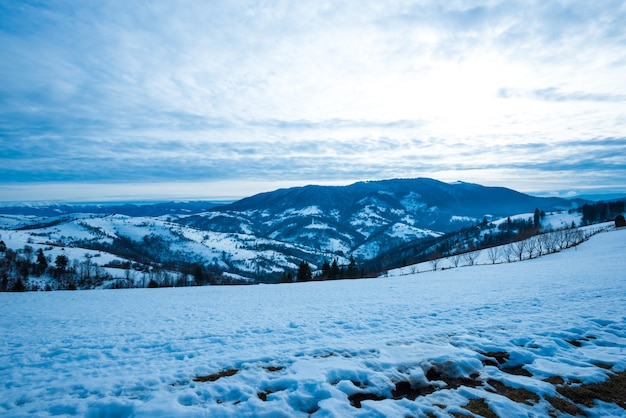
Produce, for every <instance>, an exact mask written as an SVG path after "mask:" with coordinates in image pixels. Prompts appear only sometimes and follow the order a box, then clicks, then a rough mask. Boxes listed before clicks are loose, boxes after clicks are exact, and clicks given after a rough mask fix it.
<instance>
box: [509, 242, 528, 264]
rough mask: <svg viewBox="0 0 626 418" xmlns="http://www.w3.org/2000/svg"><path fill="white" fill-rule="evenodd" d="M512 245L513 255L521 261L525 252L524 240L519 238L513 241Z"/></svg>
mask: <svg viewBox="0 0 626 418" xmlns="http://www.w3.org/2000/svg"><path fill="white" fill-rule="evenodd" d="M512 245H513V250H514V252H515V256H516V257H517V259H518V260H519V261H522V260H523V259H524V253H525V252H526V240H525V239H521V240H519V241H516V242H514V243H513V244H512Z"/></svg>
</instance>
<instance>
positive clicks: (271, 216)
mask: <svg viewBox="0 0 626 418" xmlns="http://www.w3.org/2000/svg"><path fill="white" fill-rule="evenodd" d="M575 205H576V204H575V203H574V202H571V201H568V200H564V199H558V198H538V197H533V196H529V195H526V194H523V193H519V192H516V191H513V190H510V189H505V188H500V187H484V186H480V185H477V184H470V183H461V182H457V183H453V184H448V183H443V182H440V181H437V180H432V179H425V178H420V179H396V180H386V181H372V182H361V183H355V184H353V185H350V186H344V187H327V186H326V187H325V186H306V187H297V188H291V189H281V190H277V191H274V192H269V193H262V194H258V195H255V196H252V197H249V198H246V199H242V200H240V201H237V202H234V203H232V204H230V205H225V206H219V207H216V208H214V209H212V210H211V211H209V212H207V213H203V214H198V215H196V216H189V217H184V218H183V219H181V220H180V222H181V223H184V224H185V225H190V226H193V227H195V228H198V229H204V230H209V231H216V230H218V231H222V232H232V233H242V232H246V233H252V234H254V235H256V236H259V237H271V238H272V239H276V240H279V241H283V242H290V243H300V244H302V245H305V246H307V247H310V248H313V249H315V250H318V251H322V252H329V253H332V254H339V255H344V256H348V255H354V256H355V257H357V258H359V259H369V258H373V257H375V256H376V255H379V254H380V253H382V252H384V251H387V250H389V249H391V248H393V247H394V246H397V245H399V244H400V243H403V242H408V241H413V240H415V239H418V238H423V237H427V236H439V235H441V233H443V232H450V231H456V230H458V229H460V228H461V227H463V226H468V225H472V224H475V223H477V222H480V221H481V220H482V219H483V218H484V217H485V216H487V217H489V218H490V219H491V218H498V217H501V216H508V215H513V214H517V213H524V212H532V211H533V210H534V209H535V208H540V209H542V210H545V211H549V210H553V209H569V208H572V207H573V206H575Z"/></svg>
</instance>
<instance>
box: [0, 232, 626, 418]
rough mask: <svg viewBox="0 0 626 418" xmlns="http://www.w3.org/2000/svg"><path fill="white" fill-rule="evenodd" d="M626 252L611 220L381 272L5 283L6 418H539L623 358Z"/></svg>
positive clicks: (599, 407) (0, 406)
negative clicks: (524, 243)
mask: <svg viewBox="0 0 626 418" xmlns="http://www.w3.org/2000/svg"><path fill="white" fill-rule="evenodd" d="M625 251H626V230H618V231H610V232H603V233H600V234H598V235H595V236H593V237H592V238H591V239H590V240H589V241H587V242H585V243H583V244H582V245H580V246H579V247H578V248H576V249H570V250H567V251H563V252H561V253H558V254H553V255H549V256H544V257H541V258H538V259H534V260H528V261H524V262H520V263H511V264H497V265H480V266H473V267H463V268H457V269H448V270H445V271H435V272H423V273H418V274H412V275H411V274H409V275H404V276H399V277H390V278H381V279H370V280H358V281H337V282H311V283H302V284H288V285H272V286H246V287H204V288H180V289H135V290H117V291H111V290H108V291H82V292H48V293H43V292H39V293H25V294H6V293H4V294H0V324H1V329H2V333H0V375H1V376H2V382H1V383H0V385H1V386H0V415H6V416H33V415H35V416H52V415H54V416H59V415H79V416H85V415H86V416H121V417H124V416H138V417H144V416H145V417H152V416H180V415H184V416H211V417H213V416H268V417H269V416H271V417H276V416H308V415H309V414H313V415H314V416H336V417H345V416H368V417H369V416H398V417H402V416H421V415H425V414H429V413H430V414H431V416H451V414H453V413H465V414H469V413H468V412H467V411H466V410H464V409H463V408H464V407H467V404H468V402H469V401H470V400H476V399H485V401H484V402H485V403H486V405H487V406H488V407H489V408H490V409H491V410H492V411H494V412H496V413H497V414H499V415H501V416H509V417H511V416H520V417H526V416H529V415H534V416H537V415H547V414H548V413H554V409H553V407H552V405H551V404H550V403H549V402H548V400H547V399H551V398H559V397H560V395H559V394H558V392H557V390H556V388H557V385H558V384H559V382H560V384H570V383H572V382H573V383H574V384H579V383H582V384H589V383H594V382H603V381H605V380H606V379H607V378H608V377H609V376H610V375H612V373H613V372H620V371H624V370H625V369H626V310H625V307H626V273H625V270H624V265H623V260H624V256H623V255H624V252H625ZM599 365H600V366H602V367H599ZM609 368H610V369H611V370H609ZM556 376H559V377H560V378H562V381H560V380H559V379H557V378H556ZM501 385H504V386H506V387H508V388H511V389H513V390H515V389H525V390H526V391H528V392H530V393H531V394H534V395H536V396H534V397H532V398H531V400H530V401H528V402H514V401H513V400H511V399H509V397H507V396H504V395H502V394H501V392H502V391H497V390H496V389H497V386H501ZM496 392H497V393H496ZM580 408H581V410H583V411H585V412H586V413H587V414H590V415H597V416H610V415H614V416H619V415H621V414H624V413H625V411H624V410H623V409H621V408H620V407H618V406H616V405H614V404H609V403H603V402H597V403H596V404H595V405H594V406H593V407H592V408H588V407H585V406H580Z"/></svg>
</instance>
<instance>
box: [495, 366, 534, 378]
mask: <svg viewBox="0 0 626 418" xmlns="http://www.w3.org/2000/svg"><path fill="white" fill-rule="evenodd" d="M500 370H502V371H503V372H504V373H508V374H514V375H516V376H526V377H533V374H532V373H531V372H529V371H528V370H526V369H525V368H523V367H522V366H517V367H501V368H500Z"/></svg>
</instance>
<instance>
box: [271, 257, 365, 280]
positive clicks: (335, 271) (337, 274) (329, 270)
mask: <svg viewBox="0 0 626 418" xmlns="http://www.w3.org/2000/svg"><path fill="white" fill-rule="evenodd" d="M364 274H365V272H364V270H363V269H361V270H359V268H358V267H357V264H356V260H355V259H354V257H353V256H350V263H349V264H348V265H347V266H344V265H339V263H338V262H337V259H336V258H335V259H333V262H332V263H330V262H329V261H328V260H324V263H323V264H322V268H321V270H320V271H318V272H316V273H315V272H313V270H312V269H311V265H310V264H309V263H308V262H307V261H305V260H302V261H301V262H300V264H299V266H298V270H297V272H296V274H295V276H294V274H293V273H292V272H290V271H285V272H283V274H282V276H281V279H280V282H281V283H292V282H294V281H296V282H309V281H312V280H315V281H322V280H341V279H356V278H359V277H364ZM294 278H295V280H294Z"/></svg>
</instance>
